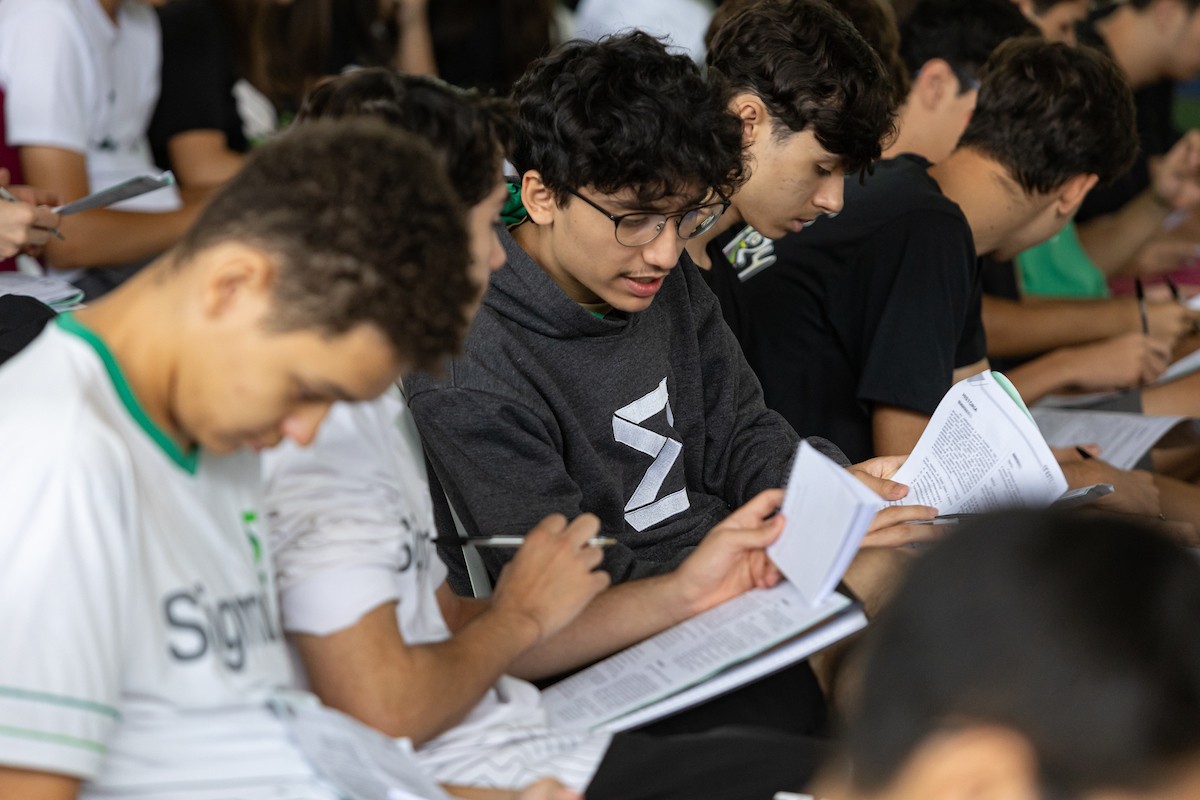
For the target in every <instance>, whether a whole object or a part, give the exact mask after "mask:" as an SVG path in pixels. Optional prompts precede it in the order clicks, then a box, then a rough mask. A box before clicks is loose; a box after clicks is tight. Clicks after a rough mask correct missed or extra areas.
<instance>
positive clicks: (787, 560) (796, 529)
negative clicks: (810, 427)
mask: <svg viewBox="0 0 1200 800" xmlns="http://www.w3.org/2000/svg"><path fill="white" fill-rule="evenodd" d="M883 506H884V502H883V500H882V499H881V498H880V497H879V495H877V494H875V493H874V492H872V491H871V490H870V489H868V488H867V487H866V486H864V485H863V484H862V482H861V481H859V480H858V479H857V478H855V477H854V476H853V475H851V474H850V473H849V472H847V471H846V470H845V469H843V468H842V467H840V466H838V465H837V464H835V463H834V462H833V461H832V460H830V459H829V458H827V457H826V456H824V455H822V454H821V453H820V452H818V451H817V449H816V448H815V447H813V446H812V445H810V444H809V443H808V442H805V441H801V442H800V446H799V447H798V448H797V451H796V458H795V459H794V460H793V461H792V470H791V474H790V475H789V477H788V484H787V493H786V494H785V495H784V498H783V507H782V508H781V509H780V511H781V513H782V514H783V516H784V519H785V520H786V524H785V527H784V529H783V533H782V534H780V536H779V538H778V539H777V540H776V541H775V543H774V544H772V545H771V546H770V547H768V548H767V555H768V556H770V557H771V561H772V562H774V564H775V566H777V567H779V569H780V571H781V572H783V574H784V575H786V576H787V579H788V581H790V582H791V584H792V585H793V586H795V587H796V589H797V590H798V591H799V592H800V594H801V595H803V596H804V599H805V600H807V601H808V603H809V604H810V605H814V606H815V605H818V604H820V603H822V602H824V601H825V599H826V598H828V597H829V595H830V594H832V593H833V590H834V587H836V586H837V584H838V581H840V580H841V579H842V575H844V574H845V572H846V568H847V567H849V566H850V561H851V559H853V558H854V554H855V553H857V552H858V545H859V544H860V543H861V542H862V539H863V536H865V535H866V533H867V528H868V527H870V525H871V520H872V519H874V518H875V514H877V513H878V512H879V509H881V508H883Z"/></svg>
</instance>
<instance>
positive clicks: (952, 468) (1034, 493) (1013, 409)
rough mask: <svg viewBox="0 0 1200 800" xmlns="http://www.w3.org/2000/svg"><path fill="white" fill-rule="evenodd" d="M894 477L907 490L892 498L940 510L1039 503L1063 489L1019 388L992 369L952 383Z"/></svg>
mask: <svg viewBox="0 0 1200 800" xmlns="http://www.w3.org/2000/svg"><path fill="white" fill-rule="evenodd" d="M892 479H893V480H895V481H897V482H899V483H903V484H906V485H907V486H908V487H909V490H910V491H909V494H908V496H907V497H905V498H904V499H903V500H900V501H898V504H913V503H917V504H921V505H927V506H933V507H934V508H936V509H937V510H938V512H939V513H941V514H964V513H967V514H971V513H982V512H986V511H995V510H997V509H1001V508H1024V507H1029V508H1038V507H1042V506H1048V505H1050V504H1051V503H1053V502H1054V501H1055V500H1057V499H1058V498H1059V497H1061V496H1062V494H1063V493H1064V492H1065V491H1066V490H1067V481H1066V478H1064V477H1063V474H1062V470H1061V469H1059V466H1058V462H1057V460H1056V459H1055V458H1054V454H1053V453H1051V452H1050V447H1049V446H1048V445H1047V444H1046V441H1045V439H1043V438H1042V434H1041V433H1040V432H1039V431H1038V427H1037V425H1036V424H1035V423H1034V421H1033V417H1032V416H1030V414H1029V410H1028V409H1026V408H1025V404H1024V403H1023V402H1022V401H1021V397H1020V395H1018V394H1017V392H1016V390H1015V389H1013V388H1012V384H1010V383H1009V382H1008V379H1007V378H1005V377H1004V376H1003V375H1000V374H999V373H991V372H981V373H979V374H978V375H973V376H971V377H970V378H967V379H966V380H963V381H959V382H958V383H956V384H955V385H954V386H953V387H951V389H950V391H949V392H947V393H946V396H945V397H944V398H942V402H941V403H940V404H938V407H937V411H935V412H934V414H933V418H932V419H931V420H930V421H929V425H927V426H926V428H925V432H924V433H923V434H921V438H920V440H919V441H918V442H917V446H916V447H915V448H913V451H912V453H911V454H910V455H909V457H908V460H906V461H905V462H904V466H902V467H901V468H900V469H899V470H898V471H897V472H896V474H895V475H894V476H893V478H892Z"/></svg>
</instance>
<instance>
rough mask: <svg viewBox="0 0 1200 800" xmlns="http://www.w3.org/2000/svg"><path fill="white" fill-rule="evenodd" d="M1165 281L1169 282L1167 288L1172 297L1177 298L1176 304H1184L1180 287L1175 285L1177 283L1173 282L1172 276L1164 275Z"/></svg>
mask: <svg viewBox="0 0 1200 800" xmlns="http://www.w3.org/2000/svg"><path fill="white" fill-rule="evenodd" d="M1163 280H1164V281H1166V282H1167V288H1168V289H1170V290H1171V297H1173V298H1175V302H1176V303H1182V302H1183V298H1182V297H1181V296H1180V294H1179V287H1178V286H1177V285H1176V284H1175V281H1173V280H1171V276H1170V275H1164V276H1163Z"/></svg>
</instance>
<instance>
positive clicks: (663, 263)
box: [642, 219, 683, 269]
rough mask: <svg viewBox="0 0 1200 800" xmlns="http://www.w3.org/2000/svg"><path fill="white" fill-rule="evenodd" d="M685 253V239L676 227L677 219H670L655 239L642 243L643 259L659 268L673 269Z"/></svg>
mask: <svg viewBox="0 0 1200 800" xmlns="http://www.w3.org/2000/svg"><path fill="white" fill-rule="evenodd" d="M682 254H683V239H681V238H680V237H679V230H678V229H677V228H676V227H675V220H673V219H668V220H667V222H666V224H665V225H664V226H663V229H662V233H660V234H658V236H656V237H655V238H654V241H652V242H648V243H647V244H645V245H642V260H643V261H645V262H646V263H647V264H650V265H652V266H655V267H658V268H659V269H671V268H673V267H674V266H675V265H676V264H678V263H679V256H680V255H682Z"/></svg>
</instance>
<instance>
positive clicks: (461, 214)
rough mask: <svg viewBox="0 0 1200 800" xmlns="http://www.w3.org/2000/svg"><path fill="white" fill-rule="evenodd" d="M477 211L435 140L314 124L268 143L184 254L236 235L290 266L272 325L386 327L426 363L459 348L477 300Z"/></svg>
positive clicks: (354, 123)
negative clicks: (471, 230) (470, 208)
mask: <svg viewBox="0 0 1200 800" xmlns="http://www.w3.org/2000/svg"><path fill="white" fill-rule="evenodd" d="M465 220H466V210H465V208H464V207H463V204H462V202H461V201H460V199H459V197H458V194H457V193H456V192H455V191H454V189H453V188H452V187H451V186H450V183H449V181H448V179H447V177H446V174H445V171H444V170H443V169H442V168H441V167H440V166H439V165H438V159H437V158H436V156H435V155H434V153H433V150H432V149H431V148H430V146H429V144H428V143H426V142H424V141H422V140H421V139H420V138H419V137H416V136H413V135H412V134H408V133H404V132H402V131H398V130H395V129H394V128H391V127H389V126H387V125H386V124H384V123H382V122H379V121H377V120H346V121H339V122H314V123H311V124H308V125H303V126H301V127H299V128H297V129H295V130H293V131H290V132H289V133H288V134H286V135H285V136H281V137H279V138H278V139H276V140H274V141H272V142H270V143H268V144H266V145H264V146H263V147H261V148H259V149H258V150H257V151H256V152H255V153H254V155H252V156H251V157H250V159H248V161H247V163H246V165H245V166H244V167H243V168H242V170H241V171H240V172H239V173H238V174H237V175H236V176H235V177H234V178H233V179H232V180H231V181H230V182H229V183H228V184H226V185H225V187H224V188H222V189H221V191H220V192H218V193H217V195H216V196H215V197H214V198H213V199H212V201H211V202H210V203H209V204H208V206H207V207H206V208H205V209H204V211H203V212H202V213H201V215H200V218H199V219H198V220H197V221H196V224H195V225H194V226H193V227H192V228H191V230H189V231H188V232H187V233H186V234H185V235H184V237H183V238H182V239H181V240H180V242H179V244H178V245H177V246H176V248H175V250H174V251H173V253H172V260H173V262H174V263H175V264H176V265H178V268H186V266H187V264H188V263H190V262H191V261H192V260H193V259H194V258H195V257H196V256H197V255H198V254H199V253H201V252H203V251H205V250H208V249H210V248H212V247H215V246H217V245H220V244H222V243H224V242H229V241H236V242H241V243H244V244H247V245H250V246H252V247H256V248H260V249H261V250H263V251H264V252H266V253H268V254H270V255H271V256H272V258H273V259H274V260H275V263H276V265H277V267H278V276H277V278H276V281H275V285H274V287H273V295H274V297H273V300H274V309H273V311H272V315H271V319H270V324H271V326H272V327H273V328H274V329H276V330H298V329H315V330H319V331H321V332H323V333H326V334H330V335H335V334H340V333H345V332H346V331H348V330H350V329H351V328H354V327H356V326H357V325H360V324H362V323H367V324H370V325H374V326H375V327H376V328H378V329H379V330H380V331H381V332H382V333H383V334H384V335H385V336H386V337H387V338H388V340H389V341H390V342H391V344H392V346H393V347H394V348H395V350H396V355H397V356H398V357H399V358H400V359H401V360H402V361H404V362H405V363H407V364H408V365H409V366H411V367H412V368H414V369H431V368H435V367H436V366H437V365H438V364H439V363H441V361H442V360H443V359H444V358H445V357H447V356H448V355H451V354H453V353H456V352H458V350H459V348H460V346H461V344H462V340H463V337H464V336H465V335H466V331H467V326H468V322H469V320H468V309H469V308H470V306H471V304H472V302H473V301H474V299H475V296H476V289H475V286H474V285H473V284H472V282H471V279H470V276H469V273H468V269H469V266H470V261H471V259H470V251H469V247H468V238H467V230H466V224H465Z"/></svg>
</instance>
